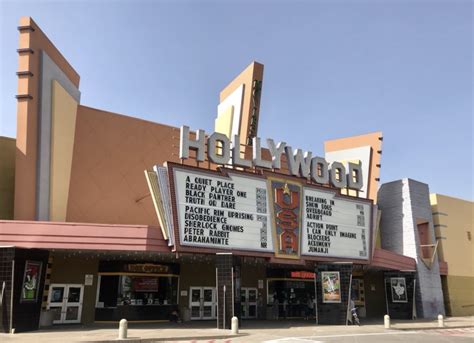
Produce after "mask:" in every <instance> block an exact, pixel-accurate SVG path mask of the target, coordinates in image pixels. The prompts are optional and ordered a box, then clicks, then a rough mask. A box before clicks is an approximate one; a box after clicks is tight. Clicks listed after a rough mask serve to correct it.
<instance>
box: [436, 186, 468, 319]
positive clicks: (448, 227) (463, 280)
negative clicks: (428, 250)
mask: <svg viewBox="0 0 474 343" xmlns="http://www.w3.org/2000/svg"><path fill="white" fill-rule="evenodd" d="M430 202H431V209H432V212H433V224H434V228H435V233H436V238H437V240H438V242H439V245H438V257H439V260H440V261H449V270H448V272H447V275H443V276H441V281H442V285H443V293H444V299H445V306H446V312H447V314H448V315H451V316H468V315H473V314H474V269H473V268H474V267H473V263H472V261H474V243H473V241H472V229H473V226H472V225H473V223H474V203H473V202H472V201H467V200H462V199H457V198H453V197H449V196H446V195H441V194H430ZM468 261H471V263H469V262H468Z"/></svg>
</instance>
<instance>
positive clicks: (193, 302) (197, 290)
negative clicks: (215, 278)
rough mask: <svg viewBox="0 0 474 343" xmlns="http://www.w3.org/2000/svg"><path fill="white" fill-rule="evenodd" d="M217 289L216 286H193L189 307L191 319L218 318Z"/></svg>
mask: <svg viewBox="0 0 474 343" xmlns="http://www.w3.org/2000/svg"><path fill="white" fill-rule="evenodd" d="M215 293H216V291H215V288H214V287H191V288H190V291H189V294H190V297H189V307H190V311H191V320H202V319H215V318H216V294H215Z"/></svg>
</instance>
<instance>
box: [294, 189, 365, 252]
mask: <svg viewBox="0 0 474 343" xmlns="http://www.w3.org/2000/svg"><path fill="white" fill-rule="evenodd" d="M303 202H304V204H303V230H302V231H303V235H302V236H303V243H302V249H303V250H302V254H303V255H313V256H326V257H343V258H357V259H368V258H369V253H368V251H369V225H370V205H369V204H368V203H366V202H361V201H357V200H354V201H352V200H346V199H345V198H339V197H338V198H335V196H334V193H333V192H325V191H321V190H316V189H311V188H304V190H303Z"/></svg>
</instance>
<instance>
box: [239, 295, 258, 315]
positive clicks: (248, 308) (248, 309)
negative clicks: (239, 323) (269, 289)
mask: <svg viewBox="0 0 474 343" xmlns="http://www.w3.org/2000/svg"><path fill="white" fill-rule="evenodd" d="M240 300H241V302H240V303H241V306H242V307H241V309H242V319H246V318H257V289H256V288H241V289H240Z"/></svg>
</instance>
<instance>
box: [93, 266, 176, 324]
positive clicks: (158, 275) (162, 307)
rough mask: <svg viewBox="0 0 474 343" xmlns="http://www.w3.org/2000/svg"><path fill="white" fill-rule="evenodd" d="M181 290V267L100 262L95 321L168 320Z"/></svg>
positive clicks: (174, 309)
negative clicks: (122, 319) (123, 319)
mask: <svg viewBox="0 0 474 343" xmlns="http://www.w3.org/2000/svg"><path fill="white" fill-rule="evenodd" d="M178 289H179V265H161V264H152V263H132V262H130V263H126V262H125V263H124V262H109V261H107V262H101V263H99V272H98V287H97V302H96V310H95V320H96V321H117V320H120V319H121V318H127V319H129V320H135V321H138V320H139V321H147V320H169V319H170V317H171V314H172V312H173V311H176V310H177V309H178V301H179V297H178V296H179V295H178Z"/></svg>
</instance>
